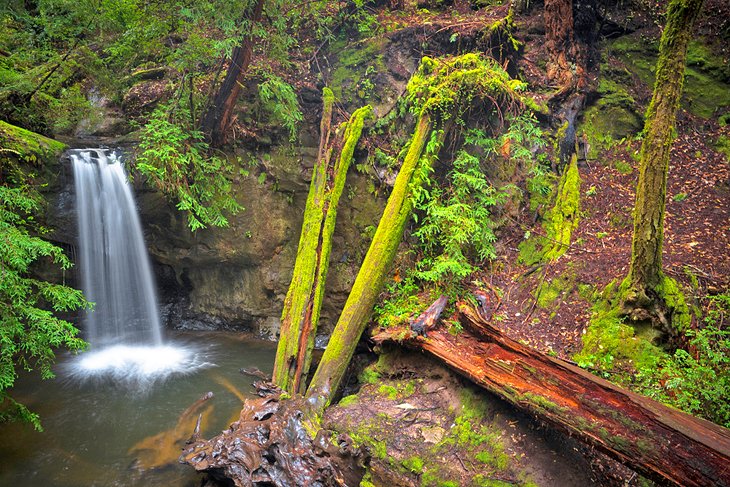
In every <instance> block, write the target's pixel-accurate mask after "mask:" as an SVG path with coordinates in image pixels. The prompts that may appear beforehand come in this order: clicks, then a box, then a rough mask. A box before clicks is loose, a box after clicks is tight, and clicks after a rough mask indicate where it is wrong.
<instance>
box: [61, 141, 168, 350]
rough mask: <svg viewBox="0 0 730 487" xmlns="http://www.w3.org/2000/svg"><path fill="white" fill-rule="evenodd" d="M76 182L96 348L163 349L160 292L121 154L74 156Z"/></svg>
mask: <svg viewBox="0 0 730 487" xmlns="http://www.w3.org/2000/svg"><path fill="white" fill-rule="evenodd" d="M70 156H71V160H72V162H73V169H74V178H75V184H76V197H77V200H76V204H77V208H76V214H77V218H78V226H79V250H80V257H81V259H80V262H79V269H80V272H81V277H82V287H83V289H84V293H85V295H86V298H87V299H88V300H89V301H92V302H94V303H96V304H95V307H94V309H93V310H90V311H88V312H87V315H86V327H87V333H88V341H89V343H90V344H91V345H92V346H95V347H96V346H109V345H119V344H143V345H161V344H162V333H161V331H160V318H159V311H158V309H157V293H156V292H155V285H154V281H153V279H152V271H151V270H150V263H149V258H148V257H147V249H146V247H145V244H144V238H143V236H142V227H141V225H140V223H139V216H138V215H137V208H136V206H135V202H134V196H133V195H132V190H131V188H130V186H129V183H128V182H127V174H126V173H125V171H124V167H123V166H122V164H121V161H120V160H119V156H118V154H117V153H116V152H113V151H109V150H103V149H83V150H75V151H72V152H71V153H70Z"/></svg>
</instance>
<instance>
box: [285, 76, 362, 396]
mask: <svg viewBox="0 0 730 487" xmlns="http://www.w3.org/2000/svg"><path fill="white" fill-rule="evenodd" d="M333 105H334V95H333V94H332V91H331V90H329V89H328V88H325V90H324V93H323V111H322V121H321V123H320V129H321V135H320V145H319V155H318V157H317V163H316V164H315V166H314V172H313V174H312V182H311V184H310V187H309V196H308V197H307V205H306V208H305V210H304V221H303V223H302V232H301V235H300V237H299V247H298V250H297V259H296V262H295V263H294V272H293V275H292V280H291V284H290V286H289V291H288V292H287V295H286V299H285V300H284V309H283V311H282V315H281V331H280V338H279V345H278V349H277V354H276V361H275V363H274V378H273V380H274V383H276V385H278V386H279V387H281V388H282V389H283V390H285V391H287V392H289V393H294V392H303V391H302V390H301V389H302V388H303V385H304V383H305V382H306V376H307V374H308V371H309V366H310V362H311V357H312V349H313V348H314V337H315V333H316V331H317V325H318V323H319V313H320V309H321V306H322V297H323V295H324V284H325V281H326V278H327V271H328V268H329V256H330V252H331V250H332V234H333V233H334V228H335V220H336V218H337V206H338V203H339V200H340V196H341V195H342V190H343V188H344V186H345V179H346V177H347V170H348V168H349V167H350V163H351V161H352V156H353V153H354V151H355V146H356V145H357V142H358V140H360V135H361V134H362V129H363V125H364V122H365V119H366V118H367V117H369V116H370V115H371V114H372V108H371V107H370V105H367V106H365V107H363V108H360V109H358V110H356V111H355V113H353V114H352V117H351V118H350V121H349V122H348V123H347V124H345V125H344V126H343V127H341V129H340V131H339V134H336V135H335V138H334V140H331V127H330V126H331V119H332V107H333ZM338 155H339V157H338ZM333 156H334V157H335V158H336V162H335V163H334V164H333V163H332V158H333Z"/></svg>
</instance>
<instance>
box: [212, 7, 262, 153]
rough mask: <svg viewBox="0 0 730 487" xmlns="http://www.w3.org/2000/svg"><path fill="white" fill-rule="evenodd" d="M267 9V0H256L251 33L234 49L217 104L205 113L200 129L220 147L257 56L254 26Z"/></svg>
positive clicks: (250, 17)
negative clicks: (250, 66) (248, 71)
mask: <svg viewBox="0 0 730 487" xmlns="http://www.w3.org/2000/svg"><path fill="white" fill-rule="evenodd" d="M263 9H264V0H256V3H255V5H254V7H253V11H252V12H251V14H250V16H249V17H248V20H249V22H250V26H251V27H250V29H249V33H248V34H247V35H245V36H244V37H243V40H241V45H240V46H237V47H235V48H234V49H233V55H232V57H231V63H230V65H229V66H228V71H226V77H225V78H224V79H223V84H221V86H220V88H219V89H218V92H217V93H216V95H215V99H214V100H213V104H212V105H211V106H210V107H208V110H207V111H206V112H205V115H203V118H202V120H201V122H200V128H201V130H202V131H203V133H204V134H205V136H206V139H207V141H208V143H209V144H210V145H211V146H213V147H219V146H221V145H223V144H225V143H226V141H227V138H228V130H229V129H230V127H231V124H232V123H233V108H234V107H235V105H236V101H237V100H238V95H239V93H240V92H241V85H242V84H243V78H244V76H245V74H246V71H247V70H248V66H249V65H250V64H251V59H252V58H253V42H254V40H253V34H252V32H253V26H255V25H256V24H258V23H259V22H261V16H262V13H263Z"/></svg>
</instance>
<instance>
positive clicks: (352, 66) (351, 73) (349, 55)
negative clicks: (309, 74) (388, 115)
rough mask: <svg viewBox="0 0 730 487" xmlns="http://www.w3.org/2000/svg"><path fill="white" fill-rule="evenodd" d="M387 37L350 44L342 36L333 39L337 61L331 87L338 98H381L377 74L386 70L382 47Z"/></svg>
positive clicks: (358, 99)
mask: <svg viewBox="0 0 730 487" xmlns="http://www.w3.org/2000/svg"><path fill="white" fill-rule="evenodd" d="M387 43H388V40H387V38H385V37H378V38H375V39H370V40H367V41H365V42H361V43H356V44H352V45H347V43H346V42H345V41H343V40H340V41H337V42H335V43H333V45H332V47H331V49H330V51H331V52H333V53H335V54H336V56H337V61H336V63H335V68H334V71H332V73H331V81H330V83H329V84H330V87H331V88H332V92H333V93H334V94H335V98H337V99H338V100H342V101H343V102H345V103H354V102H370V101H373V98H374V99H375V100H378V99H380V94H379V93H377V92H376V89H377V88H378V86H379V85H380V84H379V83H376V80H375V78H376V77H377V76H378V75H379V74H380V73H384V72H386V71H387V67H386V65H385V62H384V61H383V51H384V50H385V46H386V45H387Z"/></svg>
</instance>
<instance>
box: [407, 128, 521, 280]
mask: <svg viewBox="0 0 730 487" xmlns="http://www.w3.org/2000/svg"><path fill="white" fill-rule="evenodd" d="M465 142H466V146H471V149H470V150H471V153H470V151H469V150H467V149H462V150H461V151H459V152H458V154H457V155H456V158H455V159H454V162H453V168H452V169H451V171H450V172H449V174H448V177H447V178H448V181H449V183H450V184H449V185H448V186H446V187H444V188H441V187H432V188H431V190H430V191H428V190H425V189H424V190H423V191H421V192H419V193H418V194H417V195H416V197H417V199H416V201H415V205H414V206H415V208H416V210H419V211H420V212H422V213H423V215H424V217H423V219H422V220H421V222H420V225H419V228H418V229H417V230H416V231H415V232H414V233H413V235H414V237H416V238H417V239H418V241H419V243H420V246H421V249H422V251H423V257H422V258H421V259H420V260H419V262H418V263H417V264H416V272H415V276H416V277H417V278H418V279H421V280H423V281H427V282H430V283H435V284H437V285H439V284H440V285H442V286H443V285H446V286H445V287H449V286H448V285H449V284H451V283H453V282H459V281H461V280H462V279H464V278H465V277H468V276H469V275H471V274H472V272H474V270H475V269H476V267H475V265H477V264H479V263H481V262H484V261H486V260H488V259H493V258H494V257H495V256H496V254H495V252H494V241H495V240H496V236H495V235H494V228H495V226H496V225H495V223H494V222H493V221H492V219H491V209H492V208H493V207H495V206H497V205H499V204H501V203H504V201H505V200H506V199H507V197H508V196H509V189H510V186H503V187H501V188H495V187H494V186H493V185H492V184H491V183H490V182H489V181H488V180H487V177H486V176H485V172H484V169H483V168H482V164H483V163H484V162H486V161H488V158H489V157H490V156H494V155H495V154H496V150H497V147H498V146H497V140H495V139H490V138H487V137H486V136H485V135H484V133H483V132H482V131H480V130H475V129H474V130H470V131H468V132H467V134H466V137H465ZM478 149H481V152H482V156H481V157H477V156H476V155H474V153H476V152H477V150H478ZM483 161H484V162H483Z"/></svg>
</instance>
